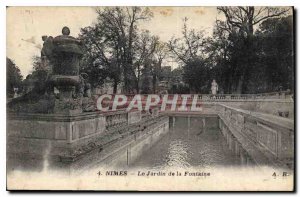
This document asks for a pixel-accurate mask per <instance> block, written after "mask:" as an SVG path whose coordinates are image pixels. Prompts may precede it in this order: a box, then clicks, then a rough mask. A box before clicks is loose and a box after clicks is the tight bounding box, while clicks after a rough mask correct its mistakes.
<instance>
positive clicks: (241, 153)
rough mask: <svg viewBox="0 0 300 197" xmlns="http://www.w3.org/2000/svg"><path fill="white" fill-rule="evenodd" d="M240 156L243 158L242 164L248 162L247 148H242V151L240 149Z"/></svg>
mask: <svg viewBox="0 0 300 197" xmlns="http://www.w3.org/2000/svg"><path fill="white" fill-rule="evenodd" d="M240 158H241V164H242V165H245V164H247V154H246V152H245V150H243V149H241V151H240Z"/></svg>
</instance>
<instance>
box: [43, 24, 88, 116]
mask: <svg viewBox="0 0 300 197" xmlns="http://www.w3.org/2000/svg"><path fill="white" fill-rule="evenodd" d="M62 34H63V35H60V36H57V37H55V38H54V39H53V41H52V42H53V43H52V44H53V49H52V53H50V54H51V55H50V57H49V59H50V63H51V64H52V65H53V75H52V77H51V79H50V84H51V86H53V87H56V88H57V89H58V91H59V94H58V97H59V98H58V99H56V100H55V107H54V113H63V114H74V113H81V112H82V107H81V106H82V96H83V95H82V94H81V93H80V92H78V91H77V92H76V90H79V89H80V88H78V86H80V85H81V78H80V76H79V61H80V58H81V57H82V54H83V52H82V48H81V47H82V44H81V42H80V40H77V39H76V38H74V37H72V36H70V29H69V28H68V27H64V28H63V29H62ZM76 87H77V88H76Z"/></svg>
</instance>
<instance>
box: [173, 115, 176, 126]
mask: <svg viewBox="0 0 300 197" xmlns="http://www.w3.org/2000/svg"><path fill="white" fill-rule="evenodd" d="M172 118H173V119H172V127H173V128H174V127H175V121H176V118H175V116H173V117H172Z"/></svg>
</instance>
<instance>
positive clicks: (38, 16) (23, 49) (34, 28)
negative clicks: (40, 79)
mask: <svg viewBox="0 0 300 197" xmlns="http://www.w3.org/2000/svg"><path fill="white" fill-rule="evenodd" d="M94 9H95V8H93V7H9V8H7V28H6V31H7V45H6V46H7V57H9V58H11V59H12V60H13V61H14V62H15V63H16V65H17V66H19V68H20V70H21V73H22V75H23V76H24V77H26V75H27V74H29V73H30V72H31V71H32V57H33V56H34V55H38V56H40V50H41V46H42V44H43V42H42V39H41V36H43V35H51V36H57V35H60V34H61V29H62V27H63V26H68V27H69V28H70V29H71V35H72V36H74V37H77V35H78V33H79V32H80V28H82V27H86V26H89V25H92V24H93V23H94V22H95V20H96V16H97V15H96V13H95V11H94ZM151 10H152V12H153V14H154V17H153V19H152V20H151V21H149V22H144V23H142V24H141V26H140V28H141V29H148V30H150V31H151V33H152V34H153V35H158V36H159V37H160V38H161V40H162V41H168V40H169V39H170V38H171V37H172V36H175V37H177V36H180V34H181V28H182V25H183V22H182V19H183V18H184V17H188V18H189V21H188V25H189V27H192V28H195V29H205V30H206V31H207V33H208V34H211V33H212V28H213V25H214V23H215V20H216V18H217V17H219V18H220V16H217V15H218V14H217V9H216V7H151ZM170 65H172V63H170ZM173 66H174V65H173ZM175 66H176V64H175Z"/></svg>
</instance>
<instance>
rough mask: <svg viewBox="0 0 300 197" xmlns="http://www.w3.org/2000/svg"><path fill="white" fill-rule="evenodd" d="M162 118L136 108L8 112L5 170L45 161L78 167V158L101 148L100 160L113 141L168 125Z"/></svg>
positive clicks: (129, 140)
mask: <svg viewBox="0 0 300 197" xmlns="http://www.w3.org/2000/svg"><path fill="white" fill-rule="evenodd" d="M163 118H164V117H161V116H159V115H158V116H155V117H154V116H147V117H144V118H143V119H142V116H141V112H140V111H134V112H126V111H117V112H110V113H103V114H99V113H94V112H93V113H85V114H81V115H78V116H59V115H45V114H43V115H41V114H9V116H8V120H7V158H8V159H7V160H8V164H9V169H8V171H9V170H11V169H14V168H19V167H20V168H23V167H24V166H27V167H29V166H30V168H35V169H36V170H41V169H42V168H44V167H45V161H47V163H48V165H49V166H51V168H57V169H65V168H67V169H71V167H70V166H72V168H79V167H78V166H80V168H82V167H83V166H84V164H80V162H81V161H84V159H83V160H82V158H86V157H87V155H89V154H91V153H92V152H95V151H96V153H99V152H101V154H100V156H99V158H100V160H101V157H103V155H107V154H111V151H112V150H114V151H115V150H117V149H118V148H117V147H115V146H118V145H117V144H119V145H121V146H127V145H126V144H127V143H130V144H131V145H132V144H133V143H137V142H138V141H139V140H138V139H140V138H139V136H143V135H144V134H145V133H148V132H149V131H150V132H153V133H155V129H156V128H158V130H160V127H161V125H160V124H161V122H163V125H165V124H166V125H167V126H168V124H167V123H168V121H167V120H166V119H163ZM166 125H165V126H163V127H164V128H166ZM133 152H134V151H133ZM76 162H77V164H75V163H76ZM34 166H35V167H34Z"/></svg>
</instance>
